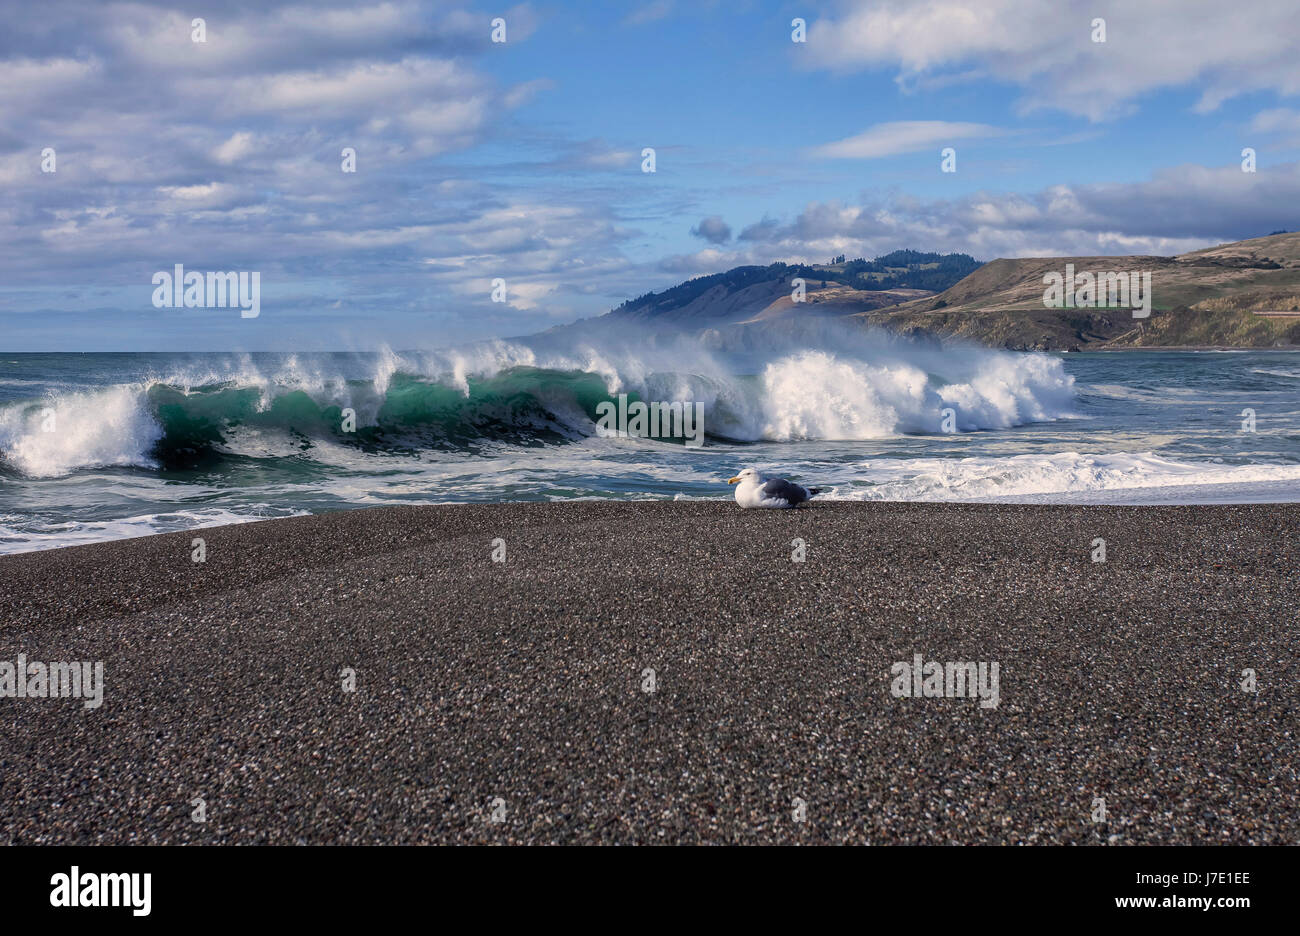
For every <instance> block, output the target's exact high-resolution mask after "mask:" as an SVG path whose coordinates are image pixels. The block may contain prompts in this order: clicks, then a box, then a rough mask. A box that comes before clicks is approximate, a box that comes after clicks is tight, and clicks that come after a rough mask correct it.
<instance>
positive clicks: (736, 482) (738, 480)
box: [727, 478, 740, 484]
mask: <svg viewBox="0 0 1300 936" xmlns="http://www.w3.org/2000/svg"><path fill="white" fill-rule="evenodd" d="M727 483H728V484H739V483H740V479H739V478H728V479H727Z"/></svg>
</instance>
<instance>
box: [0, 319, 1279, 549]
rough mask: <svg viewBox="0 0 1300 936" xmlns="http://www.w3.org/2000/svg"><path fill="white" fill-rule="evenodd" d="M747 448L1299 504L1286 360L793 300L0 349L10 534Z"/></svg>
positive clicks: (17, 539)
mask: <svg viewBox="0 0 1300 936" xmlns="http://www.w3.org/2000/svg"><path fill="white" fill-rule="evenodd" d="M618 394H627V395H628V398H629V399H632V400H642V401H646V402H650V401H659V402H671V401H678V402H684V403H688V402H702V403H703V404H704V428H705V433H706V440H707V442H706V445H705V446H704V447H702V448H692V447H687V446H685V445H683V444H681V440H671V439H663V440H656V439H643V438H604V437H600V436H598V435H597V434H596V422H595V420H596V418H597V407H598V406H599V405H600V404H601V403H602V402H605V401H610V400H613V399H614V398H615V397H616V396H617V395H618ZM1246 408H1251V409H1253V410H1254V411H1255V413H1256V429H1257V431H1256V432H1254V433H1247V432H1243V431H1242V421H1243V417H1242V411H1243V410H1244V409H1246ZM945 415H947V416H948V417H949V419H950V423H951V427H952V428H953V429H955V431H953V432H944V431H942V430H943V428H944V418H945ZM51 418H52V421H51ZM349 421H351V422H352V423H354V426H351V427H349V426H348V423H349ZM50 426H52V427H53V428H52V429H49V427H50ZM347 428H351V430H352V431H346V430H347ZM750 465H752V466H755V467H758V468H760V469H763V470H770V471H773V472H777V473H780V474H783V475H785V476H788V477H792V478H796V479H798V480H802V481H804V482H806V483H809V484H814V483H815V484H816V485H817V486H820V487H822V488H824V489H825V490H826V494H825V495H824V497H826V498H830V499H857V500H865V499H891V500H994V499H1006V500H1022V501H1055V502H1066V501H1080V500H1082V501H1088V502H1097V503H1117V502H1125V503H1155V502H1162V503H1169V502H1182V501H1192V502H1198V501H1199V502H1207V501H1220V500H1226V501H1239V500H1271V501H1284V500H1300V355H1294V354H1291V353H1287V352H1269V351H1261V352H1255V351H1251V352H1224V353H1214V352H1207V353H1195V352H1187V353H1182V352H1158V353H1151V352H1126V353H1111V354H1105V353H1093V354H1089V353H1082V354H1066V355H1048V354H1015V353H1009V352H995V351H989V350H982V349H951V348H950V349H944V350H941V349H938V348H934V347H929V346H925V345H917V344H912V343H908V342H901V341H898V340H894V339H890V338H888V337H886V336H883V335H878V334H872V333H865V332H861V331H855V332H848V331H845V330H843V329H842V328H840V327H838V326H837V325H835V324H834V323H830V322H826V321H820V322H819V321H817V320H811V321H809V322H806V323H804V324H802V325H800V326H798V327H792V326H791V325H790V324H789V323H778V324H776V325H774V326H773V327H771V328H753V327H747V328H744V329H731V330H729V331H717V332H705V333H703V335H702V336H701V335H698V334H697V335H693V336H684V335H683V336H673V335H667V336H666V335H664V334H662V333H656V334H653V335H650V334H640V333H638V332H637V331H635V330H633V329H632V328H630V327H628V326H619V327H618V328H617V329H614V328H609V327H602V328H590V329H588V330H587V331H586V332H584V333H582V334H581V337H578V332H577V330H575V329H560V330H557V331H556V333H553V334H550V335H543V336H539V337H536V338H532V339H526V340H524V339H521V340H513V341H495V342H486V343H481V344H477V345H474V346H470V347H466V348H461V349H455V350H448V351H439V352H409V351H404V352H400V353H399V352H392V351H384V352H375V353H369V352H367V353H337V354H25V355H15V354H9V355H5V356H3V357H2V358H0V552H14V551H21V550H28V549H39V548H45V547H50V546H56V545H66V544H69V543H76V542H88V541H94V540H100V539H109V538H117V537H122V536H131V535H141V534H146V533H152V532H162V531H167V530H176V529H188V528H193V527H199V526H204V525H212V524H217V523H230V522H241V521H248V520H256V519H261V518H265V517H273V516H288V515H292V514H298V513H318V512H321V511H326V510H336V509H345V508H351V507H369V506H379V505H383V504H398V503H401V504H410V503H446V502H494V501H512V500H562V499H571V498H625V499H636V498H679V499H690V498H727V497H729V496H730V493H731V492H730V490H729V489H728V488H727V486H726V485H725V484H724V483H722V482H723V481H724V480H725V479H726V478H727V477H729V476H730V475H731V474H733V473H734V472H735V470H736V469H738V468H740V467H743V466H750Z"/></svg>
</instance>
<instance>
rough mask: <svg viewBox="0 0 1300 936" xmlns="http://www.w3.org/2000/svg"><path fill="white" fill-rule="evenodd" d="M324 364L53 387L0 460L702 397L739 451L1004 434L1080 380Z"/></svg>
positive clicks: (7, 439)
mask: <svg viewBox="0 0 1300 936" xmlns="http://www.w3.org/2000/svg"><path fill="white" fill-rule="evenodd" d="M322 367H323V365H322V362H321V361H320V360H317V359H313V360H311V361H304V360H301V359H299V358H298V357H296V356H287V357H285V358H284V359H283V360H281V361H279V362H278V363H276V364H275V365H273V366H268V365H266V364H261V365H256V364H254V363H253V361H252V359H251V358H250V357H248V356H233V355H232V356H231V357H230V358H229V360H228V361H226V362H225V366H224V367H218V368H213V367H212V365H211V364H210V363H209V364H208V365H206V366H205V368H204V369H203V370H201V371H194V372H189V371H184V370H182V371H179V372H175V373H168V374H165V375H160V376H152V375H151V376H149V377H146V378H143V379H140V380H137V381H134V382H131V383H121V384H116V385H113V386H107V387H103V388H99V389H85V388H77V389H72V388H65V389H58V388H55V389H51V390H49V391H47V392H46V393H45V395H43V396H41V397H39V398H33V399H27V400H20V401H16V402H10V403H7V404H5V405H4V406H3V407H0V464H2V465H3V466H4V468H5V469H7V470H9V471H11V472H18V473H20V474H22V475H25V476H28V477H57V476H63V475H67V474H69V473H71V472H74V471H76V470H77V469H81V468H91V467H111V466H132V467H137V468H146V469H154V470H163V471H166V470H183V469H192V468H201V467H204V466H207V465H211V464H214V463H216V462H219V461H223V460H229V459H236V458H240V457H277V458H298V459H311V458H312V457H313V452H315V451H316V450H318V449H319V448H320V447H322V446H328V445H344V446H350V447H353V448H356V449H359V450H361V451H365V452H392V453H403V452H417V451H421V450H425V449H430V448H433V449H453V450H459V451H467V452H471V453H472V452H474V451H475V450H476V448H478V447H481V446H483V445H485V444H488V443H491V444H494V445H500V444H506V445H519V446H545V445H560V444H564V443H566V442H571V441H575V440H578V439H582V438H585V437H588V436H591V435H593V434H594V433H595V431H596V424H595V421H596V419H597V414H598V410H597V407H598V406H599V404H601V403H602V402H605V401H612V400H613V399H615V398H616V396H617V395H618V394H620V393H626V394H628V398H629V400H632V401H635V400H643V401H646V402H651V401H661V402H673V401H681V402H702V403H703V404H704V414H705V417H704V427H705V432H706V434H707V435H708V436H711V437H713V438H715V439H725V440H730V441H739V442H754V441H761V440H766V441H800V440H837V439H871V438H880V437H885V436H890V435H897V434H903V433H938V432H940V431H941V430H943V429H945V428H951V429H953V430H955V431H958V432H969V431H974V430H980V429H1000V428H1006V427H1010V426H1015V425H1021V424H1024V423H1028V422H1036V421H1043V420H1051V419H1056V418H1060V417H1063V416H1068V415H1070V413H1071V408H1072V404H1073V398H1074V389H1073V378H1071V377H1069V376H1068V375H1066V374H1065V372H1064V370H1063V368H1062V366H1061V363H1060V361H1059V360H1057V359H1054V358H1051V357H1048V356H1045V355H1023V354H1009V353H1001V352H990V351H975V350H970V351H964V350H946V351H937V350H932V349H922V348H909V347H906V346H890V345H887V344H882V345H881V346H878V347H865V346H862V347H855V348H847V349H846V348H843V347H839V348H834V349H830V348H806V347H805V348H795V349H785V350H782V349H777V350H772V351H768V352H765V353H760V354H755V353H754V352H752V351H749V352H747V353H746V354H744V355H732V354H728V353H726V352H720V351H706V350H704V349H703V348H701V347H700V345H699V344H698V343H694V344H685V343H683V344H679V345H676V346H673V345H667V346H665V345H660V346H658V347H653V348H648V349H647V348H645V347H638V346H636V345H635V344H628V345H625V346H621V347H620V346H605V347H600V348H598V347H595V346H579V347H576V348H572V349H566V350H560V351H554V350H551V351H547V350H545V349H544V348H536V347H532V346H530V345H528V344H525V343H522V342H500V341H498V342H490V343H485V344H483V345H477V346H474V347H472V348H469V349H464V350H460V351H457V352H445V353H405V354H397V353H394V352H384V353H382V354H372V355H352V356H350V357H349V358H348V359H347V360H346V361H345V362H343V363H342V364H340V365H339V367H338V371H337V372H330V371H329V370H323V369H322ZM946 411H947V412H946ZM945 416H947V417H948V418H949V421H950V423H951V425H950V426H949V427H945V426H944V420H945Z"/></svg>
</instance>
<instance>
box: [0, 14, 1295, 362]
mask: <svg viewBox="0 0 1300 936" xmlns="http://www.w3.org/2000/svg"><path fill="white" fill-rule="evenodd" d="M195 18H201V19H202V20H203V23H202V31H201V33H199V32H196V30H197V29H198V27H196V26H195V24H194V20H195ZM1099 19H1100V20H1104V25H1103V26H1100V27H1099V26H1098V25H1097V24H1096V22H1095V21H1097V20H1099ZM494 20H498V21H501V22H503V23H504V35H503V34H502V28H501V26H500V23H498V25H497V26H496V27H494V25H493V21H494ZM796 20H800V21H802V23H803V24H804V28H803V29H802V31H800V30H799V28H798V27H797V25H796V23H795V21H796ZM1102 29H1104V39H1105V41H1098V39H1099V38H1101V36H1102V33H1101V30H1102ZM494 31H495V33H496V38H497V39H502V38H503V39H504V41H493V40H494V35H493V34H494ZM800 32H802V34H801V35H800ZM199 36H201V38H202V39H203V41H195V40H196V37H199ZM797 39H802V40H803V41H796V40H797ZM1297 40H1300V8H1297V7H1296V5H1295V0H1237V2H1234V3H1231V4H1225V3H1223V2H1222V0H1180V2H1177V3H1171V2H1168V0H1087V2H1074V0H978V2H960V0H872V2H861V0H837V2H826V3H814V2H789V3H787V2H780V0H773V2H760V0H730V2H722V0H689V2H686V0H650V2H627V3H619V2H601V3H595V2H576V0H574V2H549V3H548V2H529V3H524V4H520V5H515V6H509V7H507V6H501V7H493V6H479V5H466V4H462V3H440V2H403V0H395V2H369V0H360V2H314V3H311V4H297V3H276V2H270V0H256V2H253V0H249V2H220V0H190V3H188V4H187V5H186V6H185V7H184V8H183V9H182V8H180V7H178V6H175V5H172V4H160V3H150V2H134V3H114V2H104V3H93V2H82V3H68V2H62V0H43V2H41V3H38V4H18V3H10V4H4V5H3V7H0V327H2V328H3V333H2V336H0V351H65V350H83V351H90V350H124V351H154V350H186V351H194V350H199V351H201V350H247V351H256V350H319V349H340V350H348V349H367V348H376V347H381V346H388V347H392V348H397V349H408V348H431V347H439V346H445V345H449V344H454V343H461V342H465V341H471V340H477V339H482V338H489V337H509V336H515V335H523V334H530V333H533V332H537V331H540V330H543V329H545V328H548V327H551V326H553V325H557V324H562V323H567V322H572V321H575V320H577V319H580V318H586V317H591V316H595V315H600V314H602V313H604V312H606V311H608V310H609V309H611V308H613V307H615V306H617V305H618V304H620V303H621V302H623V301H624V300H626V299H629V298H635V297H637V296H640V295H642V294H644V293H646V292H649V291H652V290H657V289H662V288H666V287H668V286H671V285H674V284H676V283H678V282H681V281H682V280H685V279H688V278H690V277H693V276H699V275H703V274H708V273H716V272H721V271H724V270H727V269H730V268H732V267H735V266H739V265H742V264H751V263H758V264H766V263H770V262H772V261H775V260H784V261H788V262H794V261H803V262H827V261H829V260H830V259H831V258H832V257H833V256H835V255H838V254H845V255H847V256H848V257H850V258H853V257H859V256H861V257H868V258H871V257H875V256H878V255H880V254H883V253H888V252H890V251H892V250H896V249H901V248H912V249H916V250H932V251H940V252H945V253H946V252H954V251H960V252H964V253H969V254H971V255H972V256H974V257H975V258H976V259H979V260H991V259H995V258H997V257H1024V256H1057V255H1116V254H1165V255H1168V254H1176V253H1181V252H1184V251H1187V250H1192V249H1196V248H1199V247H1205V246H1210V245H1213V244H1217V243H1222V242H1225V241H1232V240H1239V239H1243V238H1248V237H1255V236H1261V235H1264V234H1268V233H1271V232H1273V231H1277V230H1296V229H1297V228H1300V217H1297V216H1298V215H1300V207H1298V206H1300V162H1297V159H1298V158H1300V55H1297V54H1296V51H1295V50H1296V43H1297ZM345 148H346V149H349V150H351V151H353V152H355V171H351V172H348V171H344V168H345V167H344V158H343V151H344V149H345ZM647 148H649V149H653V151H654V153H653V156H654V169H655V171H654V172H647V171H644V170H645V168H646V160H645V158H644V157H643V153H644V152H645V150H646V149H647ZM945 148H951V149H952V150H954V151H955V158H954V159H950V160H949V166H950V167H953V166H954V165H955V171H950V172H945V171H943V170H944V165H943V163H944V159H943V150H945ZM1246 148H1250V149H1251V150H1253V151H1254V154H1255V155H1254V170H1255V171H1253V172H1248V171H1243V155H1242V151H1243V150H1244V149H1246ZM51 151H52V153H51ZM51 159H52V161H51ZM51 168H52V169H53V170H54V171H48V170H49V169H51ZM177 264H181V265H183V267H184V269H185V270H186V271H198V272H240V271H242V272H257V273H258V274H259V281H260V290H261V298H260V312H259V314H258V315H257V316H256V317H245V316H242V315H241V314H240V312H239V310H238V309H231V308H213V307H210V306H207V307H203V306H200V307H195V308H168V307H162V308H159V307H156V305H155V302H154V297H155V284H154V276H155V274H156V273H159V272H162V271H167V272H171V271H172V270H173V269H174V267H175V266H176V265H177ZM494 287H495V288H494ZM494 293H495V300H497V301H494Z"/></svg>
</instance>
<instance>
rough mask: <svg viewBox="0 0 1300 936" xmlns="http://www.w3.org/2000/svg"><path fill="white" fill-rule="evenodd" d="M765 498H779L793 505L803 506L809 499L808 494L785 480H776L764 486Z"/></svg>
mask: <svg viewBox="0 0 1300 936" xmlns="http://www.w3.org/2000/svg"><path fill="white" fill-rule="evenodd" d="M763 498H764V500H766V499H768V498H777V499H780V500H783V501H788V502H789V503H791V504H802V503H803V502H804V501H806V500H807V499H808V492H807V491H805V490H804V489H803V488H801V487H800V486H799V485H797V484H794V483H792V482H790V481H787V480H785V478H774V479H773V480H771V481H769V482H767V483H766V484H764V485H763Z"/></svg>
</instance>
